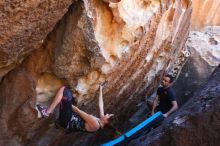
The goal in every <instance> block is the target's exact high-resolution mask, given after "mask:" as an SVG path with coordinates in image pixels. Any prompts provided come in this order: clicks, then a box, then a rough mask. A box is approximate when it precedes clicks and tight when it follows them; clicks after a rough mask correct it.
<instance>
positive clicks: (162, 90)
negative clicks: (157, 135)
mask: <svg viewBox="0 0 220 146" xmlns="http://www.w3.org/2000/svg"><path fill="white" fill-rule="evenodd" d="M172 81H173V77H172V76H170V75H165V76H164V77H163V80H162V82H161V85H162V87H159V88H158V89H157V96H156V97H155V99H154V101H153V108H152V111H151V114H152V115H153V114H154V112H155V109H156V108H158V109H157V110H159V111H161V112H162V113H163V116H164V117H165V118H166V117H168V116H169V115H170V114H171V113H172V112H174V111H175V110H176V109H177V108H178V105H177V101H176V95H175V93H174V91H173V89H172V88H171V87H170V86H171V83H172ZM158 102H159V105H158V107H157V104H158Z"/></svg>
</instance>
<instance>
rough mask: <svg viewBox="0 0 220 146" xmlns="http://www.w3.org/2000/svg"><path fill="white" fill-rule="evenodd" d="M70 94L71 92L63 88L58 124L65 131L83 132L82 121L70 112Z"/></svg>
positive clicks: (83, 124)
mask: <svg viewBox="0 0 220 146" xmlns="http://www.w3.org/2000/svg"><path fill="white" fill-rule="evenodd" d="M72 100H73V97H72V94H71V91H70V90H69V89H68V88H66V87H65V89H64V92H63V98H62V100H61V103H60V115H59V124H60V126H62V127H64V128H65V129H66V131H68V132H71V131H84V130H85V122H84V120H83V119H82V118H81V117H80V116H79V115H78V114H77V113H75V112H73V110H72Z"/></svg>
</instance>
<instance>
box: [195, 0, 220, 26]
mask: <svg viewBox="0 0 220 146" xmlns="http://www.w3.org/2000/svg"><path fill="white" fill-rule="evenodd" d="M192 7H193V13H192V19H191V21H192V29H200V28H203V27H204V26H219V25H220V15H219V11H220V1H219V0H203V1H201V0H192Z"/></svg>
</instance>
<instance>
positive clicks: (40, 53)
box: [0, 0, 191, 145]
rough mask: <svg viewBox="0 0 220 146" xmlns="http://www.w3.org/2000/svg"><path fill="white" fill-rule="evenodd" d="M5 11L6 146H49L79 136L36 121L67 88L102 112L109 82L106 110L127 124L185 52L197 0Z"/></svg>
mask: <svg viewBox="0 0 220 146" xmlns="http://www.w3.org/2000/svg"><path fill="white" fill-rule="evenodd" d="M14 3H15V4H17V2H10V3H8V2H3V3H1V5H0V6H1V7H2V8H6V7H7V6H11V5H13V4H14ZM70 5H71V6H70ZM68 6H70V7H69V9H68V12H66V10H67V7H68ZM12 8H13V7H12ZM5 11H6V10H5ZM5 11H2V14H4V13H5ZM20 11H23V12H24V13H18V12H20ZM42 12H44V13H42ZM65 12H66V14H65V15H64V13H65ZM15 13H16V15H14V14H15ZM35 13H36V14H35ZM5 14H7V15H5V16H4V18H5V19H4V23H2V24H1V29H2V32H4V35H1V36H4V37H3V38H1V39H0V41H1V46H2V47H1V52H2V55H1V57H3V58H4V59H2V60H3V61H2V62H3V63H2V64H3V65H2V69H3V71H2V72H1V75H2V77H3V78H2V81H1V84H0V93H1V94H0V116H1V119H0V125H1V129H2V131H3V133H6V134H5V135H3V134H2V133H1V134H0V138H1V139H0V142H1V144H0V145H46V144H53V143H52V141H54V139H56V144H58V145H59V144H60V145H66V144H67V143H73V142H76V143H77V142H79V141H76V138H77V137H78V135H75V138H74V136H73V137H71V138H70V137H69V138H66V139H65V137H64V136H63V138H62V139H59V134H58V135H53V136H51V134H50V131H54V127H53V128H51V127H48V125H49V124H50V122H51V121H50V120H51V119H47V120H39V119H37V112H36V110H35V104H36V103H39V102H40V103H45V104H47V103H48V102H49V100H50V99H51V98H52V97H53V96H54V94H55V93H56V91H57V89H58V88H59V87H60V86H61V85H63V84H69V85H70V86H71V88H72V89H73V90H75V91H77V92H78V94H79V96H78V97H77V101H78V104H79V106H80V107H81V108H82V109H84V110H86V111H87V112H89V113H91V114H97V112H98V107H97V89H98V84H100V83H102V82H104V81H108V83H107V85H106V86H105V88H104V102H105V110H106V112H112V113H114V114H115V115H116V117H117V118H118V124H119V125H120V124H123V121H125V120H126V119H128V117H129V116H131V115H132V114H133V113H134V111H135V109H136V106H135V105H136V104H137V103H138V102H139V101H140V99H142V98H144V97H145V96H147V95H149V94H150V93H151V92H152V91H153V89H154V88H155V87H156V86H157V85H158V81H159V79H160V78H161V76H162V75H163V74H164V73H165V72H166V69H167V67H169V68H170V66H172V65H173V64H174V62H175V59H176V58H177V57H178V55H179V54H180V53H181V51H182V49H183V47H184V43H185V41H186V38H187V35H188V30H189V24H190V22H189V20H190V19H189V18H190V16H191V1H190V0H176V1H173V0H172V1H169V0H163V1H159V0H152V1H143V0H121V1H100V0H90V1H88V0H84V1H77V2H74V1H65V2H59V1H49V2H43V1H42V2H41V1H40V2H39V1H38V3H37V2H35V1H33V2H29V3H28V2H22V1H18V5H16V7H14V8H13V9H10V11H9V13H5ZM63 15H64V16H63ZM62 16H63V17H62ZM11 17H16V19H13V18H11ZM17 17H18V18H20V19H18V18H17ZM61 17H62V18H61ZM21 18H22V19H21ZM32 19H34V20H32ZM19 20H23V21H19ZM58 20H60V21H59V22H58ZM18 21H19V22H18ZM21 22H22V23H21ZM55 24H56V25H55ZM8 26H11V29H9V28H8ZM12 28H13V29H12ZM27 28H28V29H27ZM10 31H11V32H10ZM42 40H43V41H42ZM18 58H19V59H18ZM18 60H19V61H18ZM5 62H7V63H5ZM14 64H16V65H14ZM9 70H11V71H10V72H8V71H9ZM119 105H120V106H119ZM14 123H16V125H15V124H14ZM30 127H31V128H30ZM45 136H46V138H44V137H45ZM61 137H62V133H61ZM82 137H83V136H82ZM93 142H94V141H93ZM81 144H82V143H81ZM83 144H85V143H83Z"/></svg>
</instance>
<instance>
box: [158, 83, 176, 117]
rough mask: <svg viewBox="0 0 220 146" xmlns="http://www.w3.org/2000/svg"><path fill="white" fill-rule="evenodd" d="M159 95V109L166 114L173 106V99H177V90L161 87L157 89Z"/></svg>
mask: <svg viewBox="0 0 220 146" xmlns="http://www.w3.org/2000/svg"><path fill="white" fill-rule="evenodd" d="M157 95H158V99H159V101H160V102H159V109H160V111H161V112H162V113H163V114H165V113H166V112H168V111H169V110H170V109H171V108H172V101H175V100H176V95H175V92H174V91H173V89H172V88H170V87H169V88H167V89H164V88H163V87H159V88H158V89H157Z"/></svg>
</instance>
